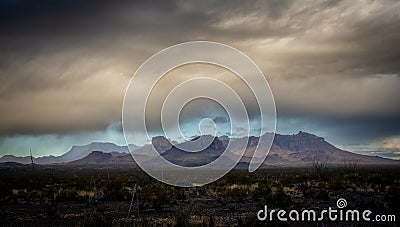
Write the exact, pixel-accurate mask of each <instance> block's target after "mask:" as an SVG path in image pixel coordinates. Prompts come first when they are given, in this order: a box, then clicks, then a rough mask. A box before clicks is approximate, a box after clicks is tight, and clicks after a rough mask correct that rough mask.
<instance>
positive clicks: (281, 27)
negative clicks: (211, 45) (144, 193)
mask: <svg viewBox="0 0 400 227" xmlns="http://www.w3.org/2000/svg"><path fill="white" fill-rule="evenodd" d="M191 40H212V41H217V42H222V43H226V44H228V45H231V46H234V47H236V48H238V49H239V50H241V51H242V52H244V53H245V54H247V55H249V56H250V57H251V58H252V59H253V60H254V61H255V63H256V64H257V65H258V66H259V67H260V68H261V69H262V71H263V72H264V74H265V75H266V77H267V79H268V80H269V82H270V85H271V89H272V90H273V92H274V95H275V99H276V104H277V110H278V117H279V119H278V131H279V130H280V131H281V132H289V131H292V130H293V129H294V130H301V129H304V130H305V129H310V130H311V131H315V132H321V133H322V134H324V135H326V136H328V138H331V140H333V141H334V142H337V143H341V144H344V145H349V144H357V143H361V142H360V141H363V143H364V141H367V142H368V141H370V143H373V142H374V141H377V140H384V139H385V138H389V137H390V138H392V137H396V136H399V135H400V127H399V126H400V125H399V124H400V123H399V122H400V117H399V116H400V105H399V104H398V97H399V95H400V77H399V72H400V65H399V64H398V62H399V60H400V45H398V43H399V41H400V4H399V3H398V1H158V2H154V1H144V2H143V1H137V2H134V1H118V2H115V1H104V0H103V1H49V0H41V1H28V0H25V1H23V0H22V1H3V2H1V3H0V49H1V50H2V51H1V52H0V109H1V114H0V125H1V127H0V135H2V136H3V137H7V136H8V137H9V136H11V137H12V136H17V135H20V134H26V135H31V134H33V135H45V134H73V133H80V132H82V131H99V130H103V129H105V128H106V127H107V126H108V125H109V124H111V123H112V122H118V121H120V118H121V107H122V99H123V95H124V91H125V88H126V86H127V83H128V81H129V79H130V77H131V76H132V75H133V73H134V71H135V70H136V69H137V67H138V66H139V65H140V64H141V63H142V62H143V61H145V60H146V59H147V58H148V57H149V56H151V55H152V54H154V53H155V52H157V51H159V50H161V49H163V48H165V47H168V46H170V45H173V44H177V43H180V42H184V41H191ZM192 71H193V70H192ZM197 71H199V72H200V73H203V74H204V73H207V72H209V71H207V69H204V70H203V71H202V70H200V69H198V70H197ZM189 73H190V70H186V71H184V70H183V71H182V72H181V74H182V75H184V74H189ZM213 75H214V76H216V77H220V78H224V75H225V74H224V73H222V72H221V73H219V74H218V73H215V74H213ZM178 81H179V79H174V80H169V81H168V82H166V83H165V85H163V86H160V90H162V91H160V92H161V93H163V92H164V93H165V92H167V91H168V88H169V87H170V86H173V85H174V84H175V83H177V82H178ZM231 82H232V81H231ZM168 83H170V84H169V85H168ZM232 83H235V82H234V81H233V82H232ZM238 89H239V90H240V89H241V88H240V86H239V87H238ZM243 97H244V98H245V99H247V100H248V105H249V109H250V111H251V112H252V111H255V112H256V111H257V109H256V108H251V107H253V106H254V103H252V98H251V95H248V93H246V92H245V91H243ZM253 101H254V100H253ZM153 112H156V111H153ZM193 112H194V113H195V112H196V111H193ZM251 114H252V113H251ZM253 114H254V115H256V114H255V113H253ZM196 117H198V116H196V115H195V114H193V118H194V119H195V118H196ZM214 117H215V118H216V119H218V120H223V119H222V118H217V117H218V116H214ZM154 118H156V115H154ZM188 120H189V121H190V119H188ZM290 122H292V123H293V122H295V124H290ZM396 141H397V140H396ZM374 143H375V142H374ZM399 146H400V145H399Z"/></svg>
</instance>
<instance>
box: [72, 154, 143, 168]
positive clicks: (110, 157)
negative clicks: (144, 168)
mask: <svg viewBox="0 0 400 227" xmlns="http://www.w3.org/2000/svg"><path fill="white" fill-rule="evenodd" d="M134 163H135V162H134V160H133V158H132V156H131V155H130V154H126V153H118V152H110V153H105V152H102V151H93V152H91V153H90V154H88V155H87V156H85V157H84V158H81V159H79V160H75V161H72V162H69V163H68V164H70V165H94V164H116V165H118V164H134Z"/></svg>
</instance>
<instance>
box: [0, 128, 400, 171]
mask: <svg viewBox="0 0 400 227" xmlns="http://www.w3.org/2000/svg"><path fill="white" fill-rule="evenodd" d="M193 140H195V141H196V143H199V144H209V145H208V146H207V148H206V149H203V150H201V151H199V152H186V151H183V150H181V149H180V148H182V147H185V146H193V144H196V143H188V142H184V143H181V144H179V146H174V145H173V144H175V145H176V143H175V142H172V144H171V143H170V142H169V141H168V140H167V139H166V138H165V137H162V136H158V137H154V138H153V139H152V144H148V145H145V146H143V147H137V146H135V145H129V146H130V148H132V150H134V152H135V153H136V154H138V155H142V157H143V159H142V160H146V161H148V162H151V161H152V158H151V157H149V156H148V155H146V154H147V153H148V152H149V150H150V149H152V146H154V147H155V148H156V150H157V151H158V152H159V153H160V154H161V155H162V156H163V157H164V158H165V159H167V160H168V161H170V162H172V163H175V164H177V165H182V166H201V165H204V164H206V163H209V162H211V161H213V160H215V159H217V158H218V157H219V156H220V155H221V154H222V153H223V152H224V150H225V149H226V147H227V145H228V143H229V142H232V145H233V149H232V151H233V152H232V154H231V156H230V157H232V158H235V155H239V151H236V150H235V147H236V145H237V144H239V143H243V142H245V141H246V140H248V142H247V148H246V150H245V152H244V155H243V156H242V158H241V159H240V163H239V165H238V166H245V165H246V164H248V163H249V162H250V160H251V159H252V158H253V154H254V151H255V149H256V146H257V144H258V141H259V137H253V136H251V137H245V138H233V139H229V137H226V136H224V137H220V138H218V137H216V138H213V137H211V136H201V137H196V138H195V139H193ZM260 146H266V145H264V144H260ZM178 147H179V148H178ZM188 148H190V147H188ZM236 157H237V156H236ZM317 161H324V162H327V163H336V164H344V163H350V162H353V163H355V162H356V163H358V164H379V165H390V164H400V161H397V160H392V159H386V158H381V157H378V156H366V155H360V154H355V153H352V152H349V151H345V150H341V149H339V148H337V147H335V146H333V145H332V144H330V143H328V142H327V141H326V140H325V139H324V138H322V137H318V136H316V135H313V134H310V133H306V132H302V131H300V132H299V133H297V134H293V135H280V134H275V137H274V141H273V144H272V147H271V149H270V152H269V154H268V156H267V158H266V159H265V161H264V166H299V165H309V164H312V163H314V162H317ZM4 162H8V163H10V162H13V163H14V162H15V163H21V164H29V163H31V158H30V156H25V157H16V156H13V155H5V156H3V157H1V158H0V163H4ZM34 163H35V164H42V165H44V164H68V165H94V164H135V161H134V160H133V158H132V156H131V154H130V153H129V150H128V148H127V147H126V146H118V145H115V144H113V143H99V142H93V143H91V144H88V145H85V146H73V147H71V149H70V150H69V151H67V152H66V153H65V154H63V155H61V156H45V157H39V158H34Z"/></svg>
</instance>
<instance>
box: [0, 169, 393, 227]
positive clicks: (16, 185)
mask: <svg viewBox="0 0 400 227" xmlns="http://www.w3.org/2000/svg"><path fill="white" fill-rule="evenodd" d="M377 167H378V166H375V167H374V168H365V167H360V166H341V167H340V168H338V167H332V166H329V165H328V166H324V167H322V168H320V167H319V166H314V167H309V168H274V169H263V170H259V171H256V172H254V173H248V172H247V171H242V170H236V171H233V172H231V173H229V174H228V175H226V176H225V177H223V178H222V179H220V180H218V181H216V182H214V183H212V184H209V185H206V186H203V187H195V188H178V187H172V186H168V185H166V184H163V183H160V182H157V181H155V180H154V179H152V178H150V177H149V176H147V175H146V174H144V173H143V172H142V171H138V170H137V169H135V168H134V167H133V166H132V165H116V166H115V165H85V166H79V165H76V166H63V165H54V166H34V169H33V170H32V168H31V166H29V165H18V164H15V165H14V166H10V165H7V166H6V167H4V166H2V167H0V189H1V190H0V198H1V200H0V220H1V222H2V225H29V226H31V225H40V226H43V225H78V226H85V225H86V226H88V225H89V226H94V225H96V226H98V225H136V226H154V225H157V226H159V225H164V226H172V225H180V226H185V225H198V226H200V225H201V226H229V225H244V226H258V225H264V224H268V225H271V224H272V225H283V226H291V225H295V224H299V223H294V222H279V221H273V222H270V221H266V222H259V221H258V220H257V219H256V214H257V211H258V210H260V209H262V208H263V206H264V205H268V207H269V208H271V209H279V208H280V209H286V210H289V209H298V210H302V209H316V210H322V209H326V208H328V207H336V200H337V199H338V198H345V199H346V200H347V201H348V207H349V208H352V209H359V210H363V209H369V210H371V211H373V213H374V214H398V213H399V211H400V207H399V205H400V194H399V193H400V169H399V168H395V167H391V168H389V167H387V166H386V167H385V166H379V168H377ZM32 171H33V172H32ZM135 187H136V189H137V191H138V200H136V198H134V199H133V203H132V207H131V212H130V213H129V215H128V212H129V208H130V205H131V201H132V190H133V189H134V188H135ZM137 201H138V202H139V209H137V208H138V203H137ZM397 218H398V217H397ZM397 223H398V222H388V223H379V226H382V225H383V224H387V226H393V225H396V224H397ZM300 224H301V225H309V226H315V225H316V224H318V225H324V224H329V225H330V226H343V223H339V222H338V223H330V222H329V221H326V220H324V221H321V222H316V223H304V222H302V223H300ZM347 224H350V225H352V226H361V225H368V226H370V224H371V223H359V222H350V223H347Z"/></svg>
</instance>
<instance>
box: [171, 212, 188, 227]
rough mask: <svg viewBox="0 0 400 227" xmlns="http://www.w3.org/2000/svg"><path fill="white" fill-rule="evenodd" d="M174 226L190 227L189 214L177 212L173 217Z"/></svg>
mask: <svg viewBox="0 0 400 227" xmlns="http://www.w3.org/2000/svg"><path fill="white" fill-rule="evenodd" d="M175 226H179V227H186V226H190V214H189V213H188V212H184V211H179V212H178V213H177V214H176V215H175Z"/></svg>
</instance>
